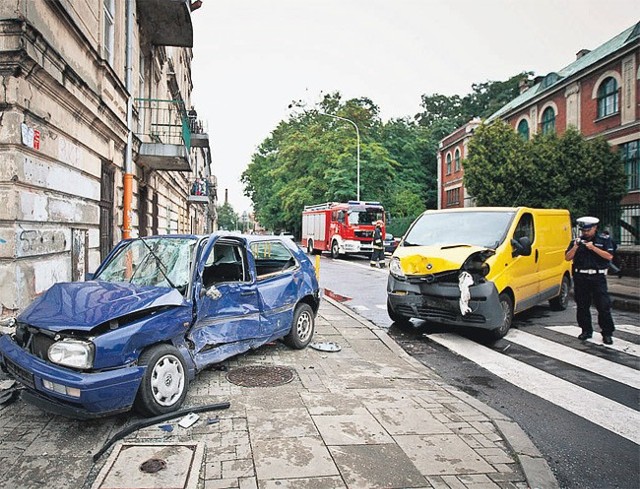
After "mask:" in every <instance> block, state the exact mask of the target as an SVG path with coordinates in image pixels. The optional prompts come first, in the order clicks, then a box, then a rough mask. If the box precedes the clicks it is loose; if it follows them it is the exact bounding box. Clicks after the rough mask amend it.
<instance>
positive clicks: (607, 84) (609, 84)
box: [598, 76, 618, 118]
mask: <svg viewBox="0 0 640 489" xmlns="http://www.w3.org/2000/svg"><path fill="white" fill-rule="evenodd" d="M616 112H618V82H616V79H615V78H613V77H612V76H610V77H609V78H606V79H605V80H604V81H603V82H602V84H601V85H600V86H599V87H598V118H600V117H606V116H608V115H611V114H615V113H616Z"/></svg>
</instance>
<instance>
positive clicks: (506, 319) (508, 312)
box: [490, 293, 513, 340]
mask: <svg viewBox="0 0 640 489" xmlns="http://www.w3.org/2000/svg"><path fill="white" fill-rule="evenodd" d="M499 300H500V306H501V309H502V323H501V324H500V326H499V327H497V328H496V329H492V330H491V331H490V334H491V339H493V340H499V339H500V338H504V336H505V335H506V334H507V333H508V332H509V329H511V323H512V322H513V299H512V298H511V296H510V295H509V294H505V293H503V294H500V296H499Z"/></svg>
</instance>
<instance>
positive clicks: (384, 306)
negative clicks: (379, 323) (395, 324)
mask: <svg viewBox="0 0 640 489" xmlns="http://www.w3.org/2000/svg"><path fill="white" fill-rule="evenodd" d="M376 307H377V308H378V309H382V310H383V311H386V310H387V305H386V304H376Z"/></svg>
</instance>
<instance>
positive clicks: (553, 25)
mask: <svg viewBox="0 0 640 489" xmlns="http://www.w3.org/2000/svg"><path fill="white" fill-rule="evenodd" d="M192 20H193V29H194V47H193V64H192V75H193V84H194V94H193V103H194V105H195V106H196V109H197V111H198V116H199V118H201V119H203V120H205V121H207V122H208V131H209V137H210V143H211V149H212V153H213V165H214V166H213V172H214V174H215V175H216V176H217V177H218V199H219V201H220V203H223V201H224V191H225V189H228V190H229V202H230V204H231V205H232V206H233V208H234V209H235V211H236V212H238V213H242V212H243V211H245V210H248V209H250V206H251V202H250V201H249V199H247V198H246V197H244V196H243V192H242V184H241V183H240V175H241V173H242V172H243V171H244V169H245V168H246V167H247V165H248V164H249V162H250V161H251V155H252V154H253V153H254V152H255V150H256V148H257V147H258V146H259V145H260V143H261V142H262V141H263V140H264V139H265V138H266V137H268V136H269V134H270V133H271V131H272V130H273V129H274V128H275V127H276V125H277V124H278V122H279V121H281V120H282V119H284V118H286V117H287V105H288V104H289V103H290V102H291V101H292V100H294V99H295V100H298V99H303V100H305V101H306V102H307V104H308V105H313V104H314V103H315V102H317V101H319V100H320V98H321V96H322V94H323V93H327V92H333V91H339V92H340V93H341V94H342V95H343V100H346V99H349V98H354V97H369V98H370V99H371V100H372V101H373V102H374V103H375V104H377V105H378V106H379V107H380V111H381V115H382V118H383V120H388V119H389V118H392V117H405V116H413V115H415V114H416V113H418V112H419V111H420V96H421V95H422V94H433V93H441V94H445V95H454V94H458V95H461V96H464V95H466V94H468V93H469V92H470V91H471V84H472V83H476V82H484V81H488V80H506V79H507V78H509V77H511V76H513V75H515V74H517V73H519V72H522V71H534V72H535V74H536V75H545V74H547V73H548V72H550V71H558V70H560V69H561V68H563V67H564V66H566V65H568V64H570V63H571V62H572V61H573V60H574V59H575V53H577V52H578V51H579V50H580V49H582V48H587V49H593V48H595V47H597V46H599V45H600V44H602V43H604V42H605V41H607V40H609V39H610V38H612V37H614V36H615V35H616V34H619V33H620V32H622V31H623V30H624V29H626V28H628V27H630V26H631V25H633V24H635V23H636V22H638V21H640V1H638V0H607V1H604V0H533V1H524V0H204V1H203V6H202V7H201V8H200V9H199V10H196V11H194V12H193V13H192Z"/></svg>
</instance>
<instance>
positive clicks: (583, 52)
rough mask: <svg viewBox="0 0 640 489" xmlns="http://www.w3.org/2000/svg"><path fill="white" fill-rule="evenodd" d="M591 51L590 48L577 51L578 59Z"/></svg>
mask: <svg viewBox="0 0 640 489" xmlns="http://www.w3.org/2000/svg"><path fill="white" fill-rule="evenodd" d="M590 52H591V50H590V49H581V50H580V51H578V52H577V53H576V59H580V58H582V57H583V56H584V55H585V54H589V53H590Z"/></svg>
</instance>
